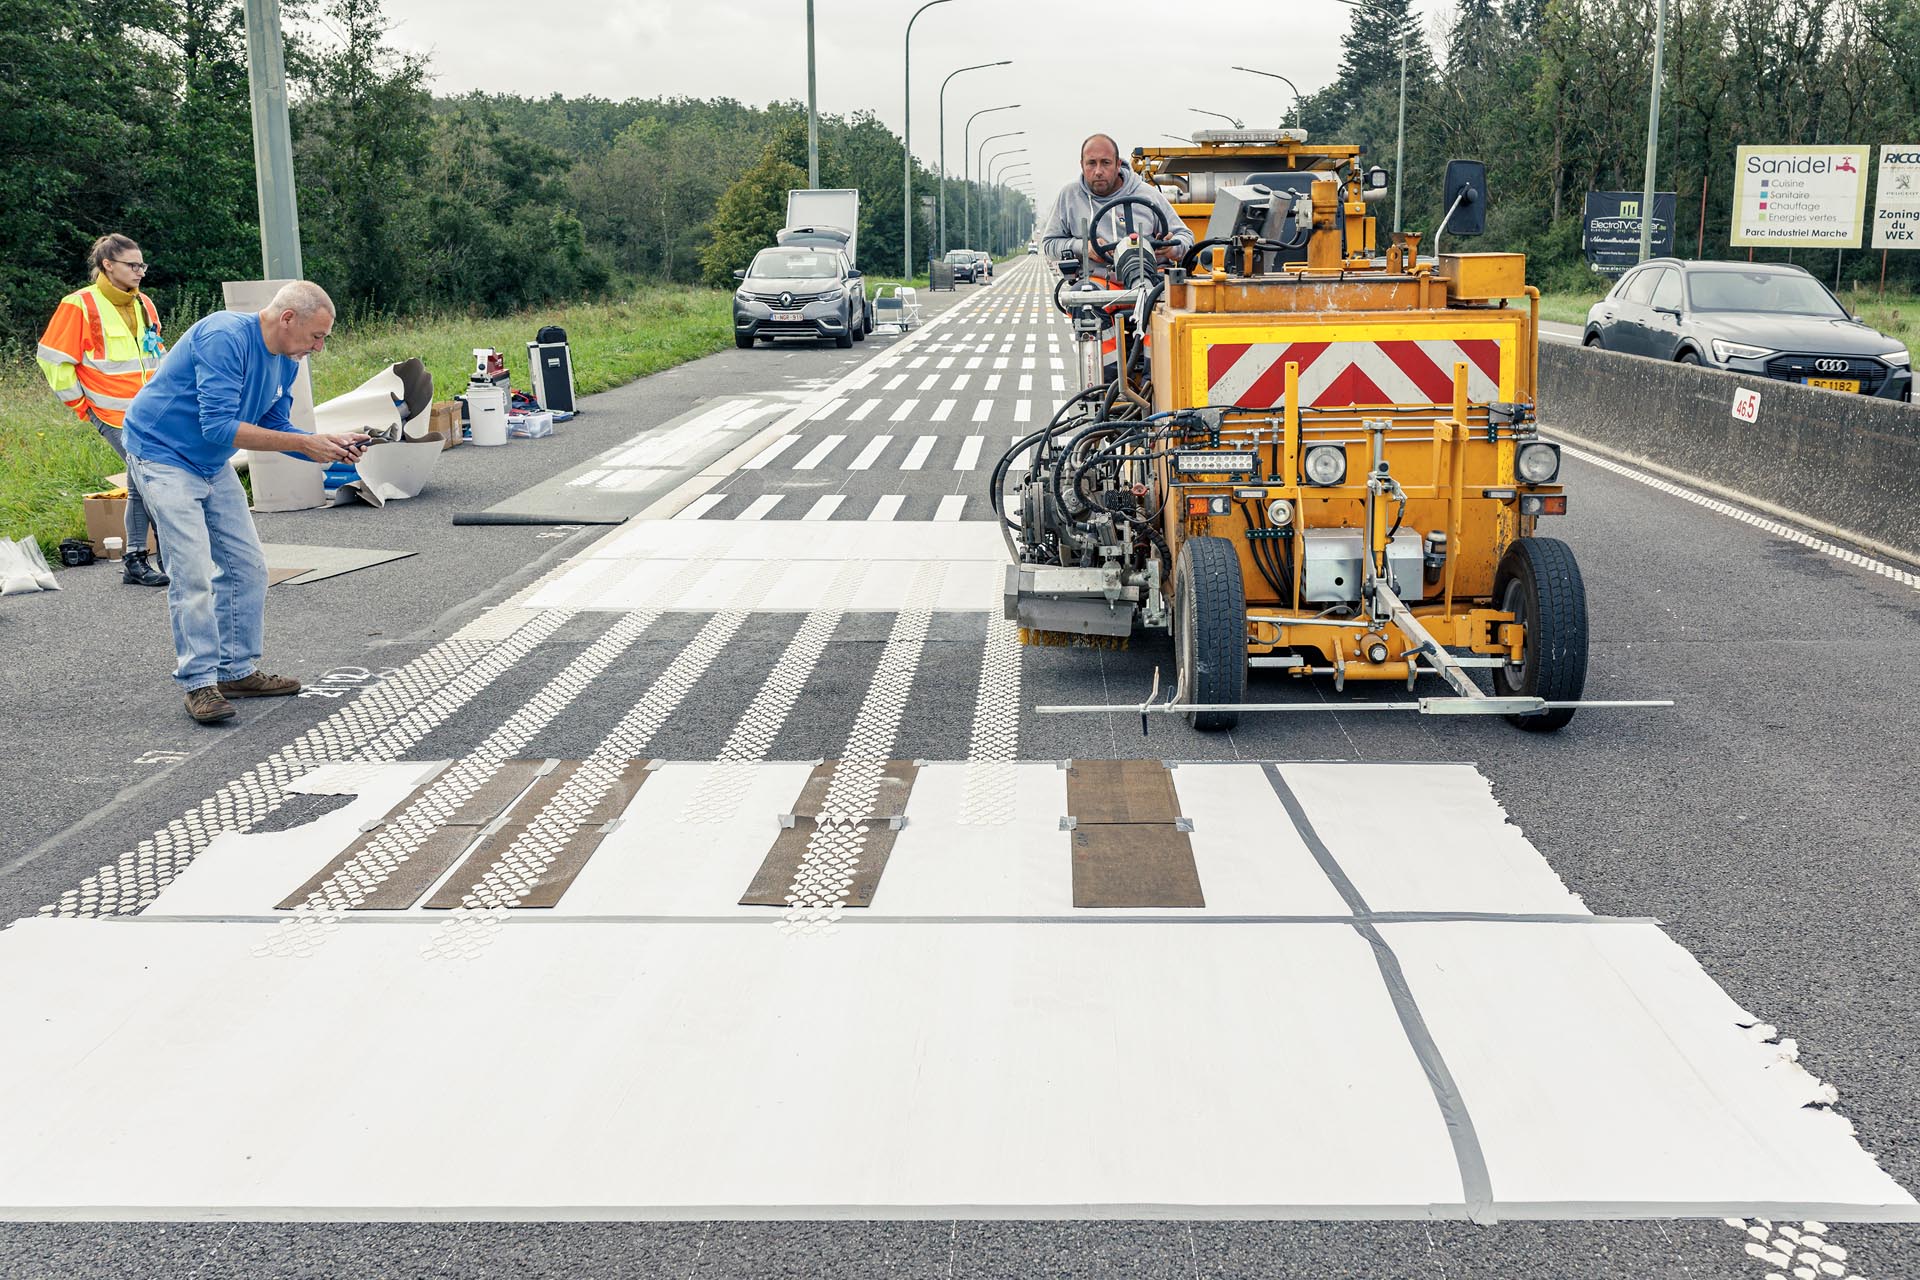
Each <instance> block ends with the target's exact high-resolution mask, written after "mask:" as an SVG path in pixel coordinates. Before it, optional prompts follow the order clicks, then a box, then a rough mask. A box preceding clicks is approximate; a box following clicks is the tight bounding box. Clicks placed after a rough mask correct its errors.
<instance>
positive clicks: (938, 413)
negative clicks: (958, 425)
mask: <svg viewBox="0 0 1920 1280" xmlns="http://www.w3.org/2000/svg"><path fill="white" fill-rule="evenodd" d="M958 403H960V402H959V401H957V400H942V401H941V402H940V403H939V404H938V405H936V406H935V407H934V410H933V418H932V421H934V422H945V421H946V420H947V415H949V414H951V413H952V412H953V406H954V405H956V404H958Z"/></svg>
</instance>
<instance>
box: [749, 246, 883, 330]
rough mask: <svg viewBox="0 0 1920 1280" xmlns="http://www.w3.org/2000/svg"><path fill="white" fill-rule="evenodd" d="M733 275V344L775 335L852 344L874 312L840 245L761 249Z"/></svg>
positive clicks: (867, 324) (863, 287)
mask: <svg viewBox="0 0 1920 1280" xmlns="http://www.w3.org/2000/svg"><path fill="white" fill-rule="evenodd" d="M733 278H734V279H736V280H738V281H740V287H739V288H738V289H735V290H734V291H733V344H734V345H735V346H736V347H742V348H745V347H751V346H752V345H753V344H754V343H755V342H756V341H757V340H759V339H762V338H765V339H769V340H771V339H774V338H814V339H817V340H822V341H824V340H828V339H831V340H832V342H833V343H834V345H835V346H839V347H850V346H852V345H853V344H854V343H856V342H858V341H860V340H861V339H862V338H865V337H866V336H867V333H868V331H869V330H870V329H871V328H872V323H873V317H872V314H871V312H870V311H869V303H868V302H867V296H866V293H867V291H866V284H865V282H864V281H863V280H862V279H861V276H860V273H859V271H857V270H855V269H854V267H853V265H852V264H851V263H849V262H848V261H847V256H846V254H844V253H842V252H840V251H839V250H838V249H831V248H825V247H808V246H797V245H795V246H783V247H779V248H773V249H762V250H761V251H760V252H759V253H756V254H755V255H753V263H752V265H750V266H748V267H747V269H746V270H744V271H736V272H734V273H733Z"/></svg>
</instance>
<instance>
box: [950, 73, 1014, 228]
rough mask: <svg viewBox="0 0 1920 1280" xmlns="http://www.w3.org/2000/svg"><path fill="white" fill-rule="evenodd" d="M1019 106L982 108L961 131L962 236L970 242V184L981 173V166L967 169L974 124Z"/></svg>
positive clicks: (971, 221)
mask: <svg viewBox="0 0 1920 1280" xmlns="http://www.w3.org/2000/svg"><path fill="white" fill-rule="evenodd" d="M1019 105H1020V104H1019V103H1017V102H1009V103H1007V104H1006V105H1005V106H1001V107H982V108H980V110H978V111H976V112H974V113H973V114H972V115H970V116H968V117H967V123H966V125H965V127H963V128H962V129H961V130H960V191H961V193H962V200H961V207H960V227H961V231H960V234H961V236H962V237H963V238H965V239H967V240H969V241H971V240H972V239H973V189H972V187H971V186H969V185H968V184H969V183H971V182H972V181H973V177H972V175H973V174H975V173H978V172H980V166H979V165H978V164H976V165H974V166H973V168H972V169H968V168H967V160H968V159H969V158H970V157H971V156H972V155H973V141H972V139H973V122H974V121H975V120H978V119H979V118H980V117H981V116H984V115H990V114H992V113H993V112H995V111H1012V110H1013V109H1014V108H1015V107H1018V106H1019ZM995 136H996V137H1005V136H1006V135H1005V134H996V135H995ZM980 145H981V146H983V147H984V146H986V145H987V144H986V143H985V142H984V141H983V142H981V144H980Z"/></svg>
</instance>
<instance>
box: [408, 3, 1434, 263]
mask: <svg viewBox="0 0 1920 1280" xmlns="http://www.w3.org/2000/svg"><path fill="white" fill-rule="evenodd" d="M920 3H921V0H814V23H815V39H816V58H817V66H818V73H817V74H818V91H819V109H820V111H821V112H822V113H823V114H833V115H847V114H850V113H852V112H854V111H860V110H867V111H872V112H873V113H874V114H875V115H877V116H878V117H879V118H880V119H881V120H882V121H884V122H885V123H886V124H887V125H888V126H889V127H890V128H892V129H893V130H894V131H895V132H896V133H897V132H899V131H900V127H901V123H902V121H901V116H902V111H901V93H902V81H901V37H902V34H903V32H904V30H905V27H906V22H907V18H908V16H909V15H911V14H912V13H913V11H914V10H915V9H916V8H918V7H919V4H920ZM388 5H389V7H388V12H389V14H390V16H391V17H392V18H393V20H394V22H395V24H396V29H395V31H394V33H393V37H392V38H393V41H394V43H395V44H397V45H399V46H400V47H402V48H404V49H407V50H410V51H414V52H419V53H423V54H425V55H427V57H428V58H429V59H430V62H431V67H432V73H433V89H434V92H435V93H438V94H457V93H465V92H467V91H469V90H472V89H482V90H489V91H494V92H503V93H518V94H523V95H529V96H538V97H544V96H545V95H547V94H550V93H561V94H564V95H566V96H568V97H578V96H586V95H597V96H600V97H604V98H612V99H615V100H619V99H623V98H654V97H671V96H685V97H690V98H721V97H730V98H736V99H738V100H740V101H741V102H746V103H751V104H755V105H764V104H766V103H768V102H772V101H776V100H779V99H793V100H798V101H801V102H804V101H805V100H806V95H807V61H806V48H807V21H806V11H807V7H806V0H611V2H610V3H609V2H608V0H540V2H539V3H529V2H527V0H515V2H513V3H507V2H506V0H388ZM1417 7H1418V9H1419V11H1420V12H1421V13H1423V14H1425V15H1427V18H1428V21H1429V24H1431V22H1432V19H1433V16H1434V15H1435V14H1441V13H1447V12H1451V10H1452V9H1453V4H1452V0H1417ZM1349 12H1350V11H1349V10H1348V9H1347V7H1346V6H1345V5H1342V4H1340V3H1338V2H1337V0H1238V2H1237V3H1234V4H1222V3H1215V2H1212V0H1200V2H1199V3H1176V2H1173V0H1158V2H1150V0H1088V2H1087V3H1073V4H1068V3H1061V2H1060V0H1050V2H1048V3H1039V2H1038V0H947V2H946V3H942V4H936V5H935V6H934V7H932V8H931V9H928V10H927V11H926V12H925V13H924V14H923V15H922V16H921V17H920V20H919V21H918V22H917V23H916V24H915V25H914V29H913V137H912V143H913V150H914V154H916V155H918V156H919V157H920V158H921V160H922V161H923V162H924V163H926V164H927V165H928V166H929V167H932V166H934V165H935V164H937V162H938V158H939V149H940V135H939V132H938V128H937V124H938V107H939V96H938V95H939V90H940V82H941V80H942V78H943V77H945V76H946V75H947V73H949V72H951V71H954V70H956V69H957V68H960V67H964V66H967V65H969V64H972V63H981V62H997V61H999V60H1001V59H1003V58H1006V59H1011V60H1012V65H1011V66H1005V67H990V68H987V69H985V70H981V71H969V72H966V73H965V74H963V75H958V76H955V77H954V78H953V80H952V82H951V84H950V85H949V86H948V88H947V93H946V118H947V169H948V171H949V172H950V173H952V174H954V175H955V176H958V175H959V174H960V173H961V171H962V167H963V166H962V160H961V150H962V147H961V138H962V131H963V129H964V127H965V126H966V123H967V118H968V116H970V115H972V114H973V113H974V112H976V111H979V110H980V109H982V108H984V107H998V106H1001V105H1002V104H1007V103H1020V104H1021V106H1020V107H1019V108H1018V109H1016V110H1011V111H996V112H992V113H990V114H987V115H983V116H981V117H979V118H978V119H977V120H975V121H974V122H973V135H972V137H973V147H972V152H973V153H974V154H977V153H978V152H979V150H980V144H981V143H982V142H983V141H985V140H986V139H987V138H989V137H991V136H992V135H994V134H998V133H1003V132H1007V131H1010V130H1023V131H1024V136H1021V137H1012V138H1003V139H1000V140H998V141H995V142H993V143H991V144H990V145H989V146H988V147H987V148H986V154H987V156H988V158H989V161H990V163H989V168H991V169H992V170H993V171H994V172H995V173H996V174H998V173H1003V172H1011V171H1013V170H1015V169H1017V168H1018V166H1019V165H1020V164H1021V163H1022V162H1026V163H1028V164H1029V165H1030V166H1031V167H1030V170H1029V172H1030V174H1031V177H1032V182H1033V188H1034V190H1035V192H1036V193H1037V194H1038V197H1039V199H1040V200H1041V201H1042V203H1043V204H1044V203H1045V202H1046V201H1049V200H1051V199H1052V196H1053V192H1054V191H1055V190H1057V189H1058V188H1059V186H1060V185H1061V184H1062V183H1063V182H1065V181H1067V180H1068V179H1070V178H1071V177H1073V176H1074V175H1075V173H1076V171H1077V168H1076V166H1077V156H1078V146H1079V143H1080V140H1081V138H1083V137H1084V136H1085V135H1087V134H1089V133H1092V132H1095V131H1096V130H1097V131H1101V132H1106V133H1111V134H1113V135H1114V136H1115V137H1116V138H1117V139H1119V141H1120V145H1121V149H1122V151H1123V152H1124V151H1126V150H1128V149H1130V148H1132V147H1134V146H1136V145H1139V146H1151V145H1154V144H1156V143H1164V142H1166V141H1167V139H1166V138H1165V137H1164V136H1163V135H1164V134H1168V133H1172V134H1180V135H1186V134H1189V133H1191V132H1192V131H1193V130H1195V129H1206V128H1227V127H1230V126H1229V125H1228V122H1227V121H1225V120H1220V119H1216V118H1213V117H1209V116H1203V115H1199V114H1196V113H1195V112H1194V111H1192V110H1189V108H1193V107H1199V108H1202V109H1204V110H1207V111H1218V112H1221V113H1223V114H1225V115H1229V116H1232V117H1234V118H1236V119H1238V120H1241V121H1243V122H1245V123H1246V125H1247V126H1248V127H1249V128H1253V127H1262V126H1266V127H1270V126H1273V125H1277V124H1281V123H1283V122H1285V120H1286V119H1288V118H1290V113H1291V112H1292V109H1293V98H1292V94H1291V91H1290V90H1288V88H1287V86H1286V85H1284V84H1282V83H1281V82H1280V81H1278V80H1270V79H1266V78H1264V77H1261V76H1254V75H1247V74H1245V73H1243V72H1238V71H1232V70H1229V69H1228V68H1229V67H1230V66H1231V65H1233V64H1235V63H1239V64H1241V65H1244V66H1249V67H1258V68H1260V69H1262V70H1266V71H1274V72H1278V73H1279V74H1281V75H1284V76H1287V77H1288V78H1290V79H1291V80H1292V81H1293V82H1294V83H1295V84H1296V85H1298V86H1299V87H1300V91H1301V92H1302V93H1304V94H1311V93H1313V92H1314V91H1315V90H1317V89H1319V88H1321V87H1322V86H1323V85H1325V84H1326V83H1327V82H1328V81H1329V80H1330V79H1331V78H1332V77H1333V74H1334V72H1335V70H1336V69H1337V68H1338V66H1339V61H1340V36H1341V33H1342V32H1344V31H1345V30H1346V27H1347V20H1348V14H1349ZM1249 19H1257V22H1250V21H1249ZM1430 38H1431V37H1430ZM1014 147H1025V148H1026V149H1027V154H1026V155H1024V156H1010V157H1009V158H1007V159H1005V160H1002V161H1000V162H999V163H998V164H997V165H994V164H992V163H991V158H992V156H993V155H994V154H995V153H996V152H999V151H1002V150H1005V149H1008V148H1014ZM972 163H973V161H972V159H971V158H969V159H968V160H967V162H966V164H967V166H968V167H970V166H971V165H972ZM1016 176H1017V175H1016ZM952 217H953V212H952V211H951V210H950V211H949V225H951V224H952Z"/></svg>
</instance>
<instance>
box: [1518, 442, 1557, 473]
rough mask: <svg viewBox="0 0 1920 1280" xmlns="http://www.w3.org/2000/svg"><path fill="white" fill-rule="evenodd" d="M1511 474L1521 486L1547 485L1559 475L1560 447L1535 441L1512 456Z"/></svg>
mask: <svg viewBox="0 0 1920 1280" xmlns="http://www.w3.org/2000/svg"><path fill="white" fill-rule="evenodd" d="M1513 472H1514V474H1515V475H1516V476H1518V477H1519V478H1520V482H1521V483H1522V484H1549V483H1551V482H1552V480H1553V478H1554V477H1555V476H1557V475H1559V474H1560V446H1559V445H1557V444H1548V443H1547V442H1546V441H1544V440H1535V441H1532V442H1531V443H1528V444H1523V445H1521V446H1520V448H1519V449H1518V450H1517V451H1516V452H1515V453H1514V455H1513Z"/></svg>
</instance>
